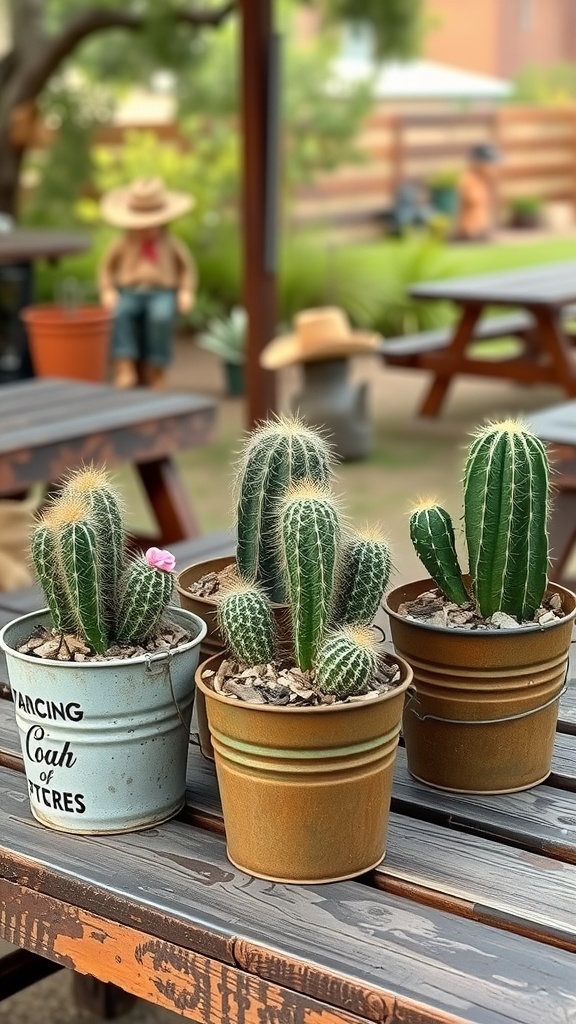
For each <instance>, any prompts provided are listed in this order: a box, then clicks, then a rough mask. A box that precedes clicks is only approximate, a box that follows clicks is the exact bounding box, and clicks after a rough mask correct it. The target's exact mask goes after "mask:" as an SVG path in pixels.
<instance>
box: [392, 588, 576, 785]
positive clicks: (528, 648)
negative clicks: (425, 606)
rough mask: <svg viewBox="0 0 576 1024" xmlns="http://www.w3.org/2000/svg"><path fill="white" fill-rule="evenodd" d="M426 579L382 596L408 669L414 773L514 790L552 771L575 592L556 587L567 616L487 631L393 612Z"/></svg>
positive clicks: (407, 721)
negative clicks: (410, 673) (540, 623)
mask: <svg viewBox="0 0 576 1024" xmlns="http://www.w3.org/2000/svg"><path fill="white" fill-rule="evenodd" d="M434 587H435V584H434V582H433V581H432V580H430V579H426V580H418V581H417V582H415V583H410V584H408V585H407V586H403V587H397V588H396V589H395V590H393V591H392V592H391V593H390V594H389V595H388V597H387V598H386V601H385V607H386V611H387V612H388V614H389V616H390V627H391V631H392V640H393V642H394V648H395V650H396V651H397V653H398V654H399V655H401V656H402V657H403V658H405V659H406V661H408V662H409V664H410V665H411V666H412V671H413V673H414V684H413V687H411V689H410V692H409V693H408V695H407V697H406V705H405V708H404V720H403V733H404V739H405V742H406V752H407V755H408V769H409V771H410V773H411V774H412V775H413V776H414V777H415V778H417V779H419V780H420V781H422V782H426V783H427V784H428V785H430V786H435V787H437V788H439V789H447V790H451V791H452V792H459V793H513V792H515V791H517V790H522V789H530V788H531V787H532V786H536V785H537V784H538V783H539V782H543V781H544V779H546V778H547V776H548V775H549V774H550V768H551V763H552V752H553V747H554V737H555V731H556V722H557V719H558V705H559V701H560V697H561V694H562V691H563V688H564V684H565V679H566V672H567V668H568V654H569V650H570V640H571V637H572V628H573V624H574V617H575V615H576V597H575V596H574V594H572V593H571V592H570V591H568V590H565V589H564V588H563V587H560V586H557V585H556V584H552V583H551V584H550V586H549V588H548V592H549V593H555V594H559V595H560V597H561V599H562V607H563V610H564V612H565V615H564V617H563V618H562V619H558V620H557V621H556V622H554V623H552V624H551V625H546V626H538V625H534V626H523V627H522V628H521V629H500V630H493V631H480V630H477V631H476V630H474V631H470V630H465V629H460V628H448V627H442V626H433V625H428V624H427V623H425V622H418V621H417V620H414V619H408V618H406V617H405V616H402V615H398V608H399V606H400V605H401V604H403V603H404V602H405V601H414V600H415V599H416V598H417V597H418V596H419V595H420V594H422V593H424V592H425V591H427V590H431V589H434Z"/></svg>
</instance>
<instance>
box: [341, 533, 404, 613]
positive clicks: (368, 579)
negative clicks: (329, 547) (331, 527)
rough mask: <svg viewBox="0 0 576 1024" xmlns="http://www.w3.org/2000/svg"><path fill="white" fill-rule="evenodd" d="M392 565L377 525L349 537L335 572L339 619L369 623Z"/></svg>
mask: <svg viewBox="0 0 576 1024" xmlns="http://www.w3.org/2000/svg"><path fill="white" fill-rule="evenodd" d="M391 569H392V556H391V553H390V547H389V545H388V544H387V542H386V541H385V540H384V537H383V536H382V535H381V533H380V532H379V531H378V530H377V529H366V530H365V531H364V532H362V533H360V532H358V533H356V534H354V535H352V536H350V537H349V538H348V541H347V543H346V544H345V545H344V548H343V551H342V557H341V564H340V569H339V572H338V582H339V591H340V592H339V596H338V607H339V609H341V612H340V615H339V619H340V622H342V623H355V624H356V625H365V626H370V625H372V623H373V622H374V616H375V615H376V612H377V611H378V608H379V606H380V601H381V600H382V595H383V594H384V591H385V590H386V587H387V586H388V581H389V579H390V572H391Z"/></svg>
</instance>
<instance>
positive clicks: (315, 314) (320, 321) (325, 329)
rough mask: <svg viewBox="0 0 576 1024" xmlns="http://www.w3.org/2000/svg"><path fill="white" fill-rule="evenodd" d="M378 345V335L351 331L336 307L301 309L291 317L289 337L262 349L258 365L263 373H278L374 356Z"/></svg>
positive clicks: (284, 337) (343, 314) (287, 335)
mask: <svg viewBox="0 0 576 1024" xmlns="http://www.w3.org/2000/svg"><path fill="white" fill-rule="evenodd" d="M380 341H381V338H380V336H379V335H378V334H373V333H370V332H368V331H353V330H352V329H351V327H350V324H349V323H348V319H347V317H346V314H345V313H344V311H343V310H342V309H339V308H338V307H337V306H324V307H321V308H319V309H305V310H303V311H302V312H301V313H298V314H297V315H296V316H295V317H294V331H293V332H292V333H291V334H284V335H282V336H281V337H279V338H274V340H273V341H271V342H270V344H268V345H266V348H265V349H263V351H262V355H261V356H260V363H261V365H262V366H263V367H264V368H265V369H266V370H278V369H280V367H282V366H289V365H290V364H291V363H306V362H320V361H321V360H327V359H345V358H346V357H348V356H362V355H374V353H375V352H378V349H379V346H380Z"/></svg>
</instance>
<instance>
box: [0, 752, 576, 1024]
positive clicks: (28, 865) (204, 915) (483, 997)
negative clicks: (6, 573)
mask: <svg viewBox="0 0 576 1024" xmlns="http://www.w3.org/2000/svg"><path fill="white" fill-rule="evenodd" d="M8 821H9V823H10V828H9V830H7V828H6V825H7V822H8ZM0 829H1V831H2V835H3V836H4V837H5V838H4V839H3V858H2V874H3V876H4V880H3V881H2V883H1V887H2V888H1V889H0V897H2V896H3V898H0V905H2V906H3V908H4V910H3V914H4V916H3V923H2V925H1V928H2V930H3V933H4V935H5V937H6V938H8V939H9V940H16V941H17V942H18V943H19V944H20V945H22V946H24V947H25V948H31V949H32V950H33V951H38V952H41V951H42V950H43V951H44V954H45V955H48V956H50V955H53V956H57V958H60V957H69V958H70V960H69V964H68V965H69V966H74V967H76V969H79V970H86V971H89V972H91V973H93V974H95V975H96V976H97V977H100V978H101V980H104V981H114V982H115V983H116V984H120V985H121V986H124V987H126V988H127V989H128V990H129V991H134V987H133V984H134V983H132V982H131V981H130V975H131V971H132V969H133V961H132V960H131V959H129V962H128V966H127V967H126V971H127V976H126V981H127V982H128V984H126V985H124V980H123V976H122V975H121V974H116V973H111V972H112V970H114V971H115V968H113V966H112V962H111V960H109V959H107V949H108V948H111V949H112V950H113V951H114V955H115V956H116V955H119V956H120V957H121V958H122V956H123V953H122V951H121V950H119V949H118V947H116V948H114V945H115V942H116V939H115V938H114V936H115V935H116V934H118V933H117V932H116V931H114V930H112V931H110V929H109V928H105V929H103V931H104V936H105V938H104V940H103V941H102V942H100V940H99V939H98V938H96V939H95V944H94V945H93V946H92V947H91V953H90V959H89V962H88V961H86V962H85V961H84V960H82V959H81V956H82V954H81V952H80V949H81V943H80V937H82V938H83V939H84V938H87V939H90V937H91V936H90V935H89V934H88V935H87V934H86V932H85V931H84V923H86V927H93V928H94V930H95V931H96V930H97V929H96V927H95V926H94V924H93V922H92V923H90V921H88V919H89V918H92V917H94V916H98V915H100V916H102V917H105V918H106V921H107V922H109V923H110V925H112V924H115V925H122V926H125V927H126V928H127V929H134V930H136V931H141V932H143V933H144V934H145V935H146V936H147V940H153V941H152V946H151V947H149V948H152V949H154V950H155V951H156V952H157V954H158V958H159V962H160V964H161V965H164V962H165V961H164V956H165V949H164V945H163V943H164V942H166V941H168V942H169V943H171V945H172V946H178V947H180V948H182V949H185V950H190V951H192V952H194V953H195V954H198V955H199V956H206V957H208V958H210V959H217V960H219V961H220V962H222V963H226V962H228V961H229V959H230V958H232V959H233V961H234V962H235V963H238V965H240V964H241V965H242V967H243V968H244V969H245V970H252V971H254V972H255V973H260V971H261V970H263V968H262V967H259V965H261V964H262V963H263V964H265V965H266V967H265V971H266V974H265V977H266V978H267V980H268V981H270V982H271V983H273V984H274V985H279V986H281V987H283V988H286V989H288V990H290V991H293V992H294V991H297V992H301V993H302V994H303V995H305V996H306V997H307V999H306V1002H307V1003H308V1001H309V999H319V1000H322V1001H323V1002H326V1003H329V1004H330V1005H331V1006H334V1007H336V1008H338V1009H339V1010H342V1009H344V1010H345V1011H346V1012H347V1013H355V1014H357V1015H358V1016H360V1017H365V1018H367V1019H370V1020H375V1019H377V1020H379V1021H382V1022H384V1021H387V1020H389V1019H390V1018H389V1007H388V1006H387V1004H386V996H387V993H390V992H393V993H395V994H396V997H397V1001H396V1003H395V1007H396V1010H395V1012H396V1014H397V1016H396V1018H394V1017H393V1018H392V1019H398V1020H401V1019H402V1020H407V1019H412V1020H414V1021H416V1020H426V1019H434V1020H438V1019H441V1016H440V1015H441V1014H445V1015H448V1017H450V1016H451V1017H452V1018H453V1019H454V1020H469V1021H474V1022H478V1024H492V1022H494V1024H496V1022H502V1021H504V1020H511V1021H512V1020H513V1021H516V1022H518V1024H541V1022H542V1020H544V1019H546V1021H558V1022H560V1021H562V1022H563V1024H566V1021H567V1020H568V1019H569V1016H570V1009H571V1007H573V997H574V960H573V956H572V955H571V954H570V953H567V952H565V951H564V950H562V949H552V948H551V947H549V946H546V945H544V944H542V943H539V942H534V941H532V940H530V939H527V938H524V937H521V936H518V935H513V934H510V933H508V932H506V931H503V930H501V929H498V928H494V927H488V926H486V925H484V924H479V923H477V922H476V921H471V920H467V919H465V918H459V917H456V916H455V915H453V914H451V913H448V912H444V911H440V910H436V909H435V908H430V907H426V906H423V905H419V904H417V903H414V902H412V901H410V900H408V899H406V898H403V897H398V896H395V895H394V894H391V893H385V892H378V891H377V890H375V889H373V888H370V887H369V886H367V885H362V884H361V883H359V882H346V883H338V884H332V885H324V886H306V887H305V886H282V885H273V884H271V883H269V882H264V881H261V880H258V879H252V878H250V877H249V876H247V875H245V874H243V873H242V872H240V871H238V870H237V869H235V868H233V867H232V866H231V865H230V864H229V862H228V861H227V860H226V857H225V850H224V844H223V841H222V839H221V838H220V837H218V836H216V835H212V834H210V833H207V832H203V831H200V830H199V829H195V828H192V827H191V826H189V825H186V824H185V823H183V822H178V821H176V822H171V823H169V824H167V825H165V826H162V827H160V828H156V829H150V830H148V831H147V832H145V833H140V834H134V835H127V836H114V837H101V838H98V839H94V838H91V839H89V840H83V839H81V838H77V837H74V838H72V837H69V836H65V835H61V834H59V833H49V832H48V831H47V830H46V829H44V828H42V827H41V826H39V825H38V824H37V823H35V822H34V820H33V819H32V818H31V816H30V812H29V810H28V807H27V801H26V792H25V786H24V779H23V777H22V776H19V775H17V774H16V773H14V772H7V771H6V770H0ZM112 864H113V865H114V871H113V872H111V870H110V866H111V865H112ZM8 884H12V885H15V886H16V887H19V888H20V887H23V888H25V889H28V890H38V892H39V896H38V898H39V899H40V897H41V898H42V899H43V900H47V901H48V902H46V903H43V904H42V906H40V904H38V903H37V904H35V905H34V906H33V907H31V905H30V904H26V905H24V904H22V903H17V902H16V896H15V893H14V890H13V889H11V888H10V889H7V888H6V886H7V885H8ZM2 890H3V892H2ZM23 895H24V894H22V893H20V894H19V898H20V897H21V896H23ZM69 908H71V909H69ZM103 908H105V913H104V909H103ZM80 910H81V911H84V912H85V914H86V915H88V918H82V920H81V921H80V924H79V923H78V922H79V916H78V915H79V911H80ZM23 915H24V916H23ZM35 922H36V923H35ZM167 929H169V935H167V934H166V930H167ZM68 930H71V931H72V933H73V934H72V935H71V938H70V942H68V941H66V942H65V943H64V945H57V946H56V947H55V946H54V944H53V943H54V942H55V941H57V937H58V936H60V935H64V936H66V934H67V932H68ZM46 933H47V938H44V936H45V934H46ZM109 934H110V935H111V944H110V947H108V939H107V936H108V935H109ZM154 940H161V941H160V942H159V943H158V944H157V945H154ZM39 943H43V945H39ZM96 943H97V945H96ZM246 944H248V945H246ZM134 948H135V946H134V945H129V946H128V947H126V949H127V950H128V951H129V950H134ZM247 951H249V954H248V952H247ZM168 959H169V960H170V957H169V958H168ZM59 962H61V961H60V960H59ZM170 962H171V963H172V961H171V960H170ZM193 962H194V961H188V960H187V961H186V963H187V964H190V963H193ZM155 964H156V961H155V960H154V958H152V963H150V962H149V961H147V971H148V972H149V971H150V969H151V967H155ZM170 969H171V968H170ZM186 969H189V968H186ZM152 973H153V972H152ZM171 980H172V981H173V982H174V988H175V990H176V991H180V979H179V978H177V979H174V978H172V979H171ZM138 984H140V983H139V982H138ZM263 984H264V983H263V982H262V985H263ZM131 986H132V987H131ZM260 991H261V992H264V994H265V987H264V988H261V989H260ZM157 992H158V990H156V993H151V995H153V996H154V998H155V999H156V998H157ZM378 1000H380V1002H378ZM405 1004H406V1015H403V1014H404V1009H403V1007H404V1005H405ZM408 1004H412V1006H411V1008H410V1014H413V1013H414V1012H415V1011H414V1009H413V1004H420V1005H421V1006H424V1007H425V1008H426V1016H424V1017H422V1016H420V1017H419V1016H417V1015H416V1016H409V1015H408V1009H409V1006H408ZM369 1006H371V1007H372V1009H371V1010H368V1009H367V1008H368V1007H369ZM375 1007H376V1009H375ZM229 1011H230V1015H229V1018H228V1019H229V1020H230V1022H231V1024H234V1022H235V1021H236V1020H239V1018H238V1016H237V1015H236V1012H235V1011H236V1007H234V1006H232V1005H231V1006H230V1008H229ZM375 1014H376V1016H375ZM261 1019H263V1020H266V1021H267V1020H268V1019H269V1016H268V1015H267V1014H266V1013H264V1016H263V1018H261ZM272 1019H273V1020H276V1019H277V1018H276V1016H275V1015H274V1014H272ZM278 1019H279V1020H284V1019H287V1020H288V1021H291V1020H292V1019H293V1018H292V1017H291V1016H290V1015H288V1017H287V1018H278ZM339 1019H341V1018H339Z"/></svg>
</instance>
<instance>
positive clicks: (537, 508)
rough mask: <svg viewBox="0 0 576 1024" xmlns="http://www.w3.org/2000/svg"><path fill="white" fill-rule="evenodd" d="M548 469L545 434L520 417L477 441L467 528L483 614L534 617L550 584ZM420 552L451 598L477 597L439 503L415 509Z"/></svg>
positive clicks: (413, 525) (413, 527)
mask: <svg viewBox="0 0 576 1024" xmlns="http://www.w3.org/2000/svg"><path fill="white" fill-rule="evenodd" d="M548 491H549V467H548V458H547V455H546V449H545V447H544V445H543V444H542V442H541V441H540V439H539V438H538V437H536V435H535V434H533V433H532V432H531V431H530V430H528V428H527V427H526V426H524V425H523V424H522V423H520V422H518V421H516V420H504V421H503V422H501V423H492V424H489V425H488V426H487V427H484V428H483V429H481V430H480V431H479V432H478V433H477V435H476V436H475V438H474V440H473V441H472V443H471V445H470V448H469V451H468V457H467V461H466V468H465V472H464V527H465V533H466V542H467V545H468V556H469V564H470V576H471V580H472V591H473V595H474V598H475V601H476V604H477V607H478V610H479V612H480V614H481V615H483V616H484V617H485V618H490V616H492V615H493V614H494V612H497V611H502V612H507V613H508V614H509V615H512V616H514V618H516V619H517V620H518V621H519V622H525V621H529V620H530V619H532V618H533V617H534V613H535V611H536V609H537V608H538V606H539V605H540V604H541V602H542V599H543V597H544V594H545V592H546V586H547V582H548V576H547V573H548V533H547V518H548ZM410 532H411V535H412V540H413V542H414V545H415V547H416V551H417V552H418V554H419V555H420V558H421V559H422V561H423V562H424V565H425V566H426V568H427V569H428V571H429V573H430V575H431V576H432V578H433V579H434V580H435V582H436V583H437V584H438V586H439V587H440V588H441V589H442V590H443V591H444V593H445V594H446V596H447V597H449V598H450V599H451V600H453V601H456V602H457V603H458V604H465V603H467V602H468V601H469V600H470V598H469V595H468V593H467V592H466V588H465V587H464V584H463V582H462V577H461V573H460V569H459V566H458V562H457V558H456V553H455V547H454V531H453V528H452V523H451V521H450V517H449V515H448V513H447V512H446V511H445V510H444V509H442V508H441V507H440V506H439V505H436V504H435V503H432V504H430V505H426V504H424V505H422V506H420V507H419V508H418V509H416V510H415V511H414V512H413V513H412V517H411V521H410Z"/></svg>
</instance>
